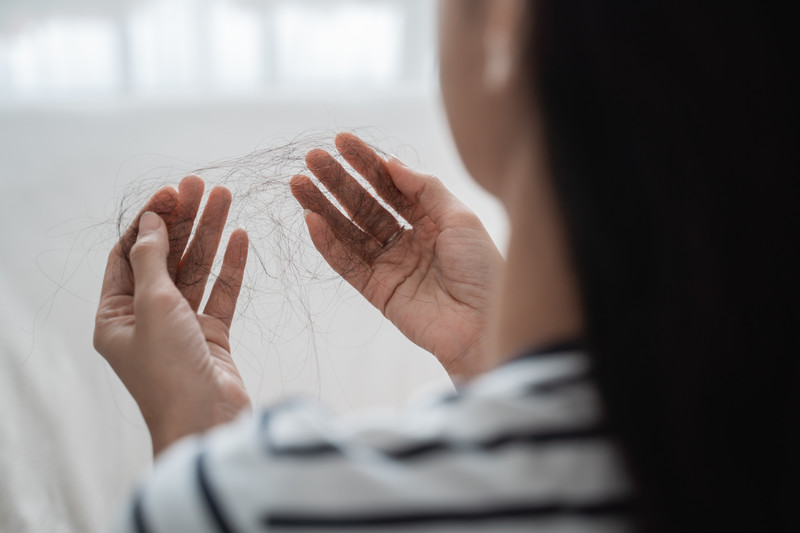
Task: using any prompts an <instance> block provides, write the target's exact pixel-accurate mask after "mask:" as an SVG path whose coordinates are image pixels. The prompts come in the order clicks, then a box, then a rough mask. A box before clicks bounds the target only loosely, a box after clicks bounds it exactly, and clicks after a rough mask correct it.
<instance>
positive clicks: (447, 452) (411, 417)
mask: <svg viewBox="0 0 800 533" xmlns="http://www.w3.org/2000/svg"><path fill="white" fill-rule="evenodd" d="M163 463H164V464H159V465H157V467H156V471H155V472H154V475H153V476H152V478H151V479H150V480H149V481H148V482H147V483H146V484H145V485H144V486H143V489H142V490H143V493H142V494H143V496H142V497H141V498H137V499H136V500H135V502H134V505H133V508H132V509H133V512H131V513H129V516H130V523H129V524H128V525H127V527H128V529H127V531H132V532H136V533H160V532H161V531H197V530H198V529H197V528H198V526H197V524H198V520H200V519H201V520H202V522H203V524H204V525H205V526H206V529H205V530H204V531H213V532H221V533H227V532H237V533H238V532H249V531H253V532H255V531H273V530H275V531H282V530H291V531H328V530H330V531H345V530H348V531H349V530H357V531H373V530H376V531H377V530H387V531H406V530H409V531H411V530H415V531H418V530H425V531H441V532H444V531H458V530H459V529H464V530H470V531H477V530H480V531H499V532H502V531H518V530H524V529H525V528H527V529H528V530H533V531H547V532H549V531H554V532H555V531H558V532H561V531H584V530H590V529H591V527H592V526H593V525H598V524H603V526H604V528H601V529H602V530H603V531H609V532H616V531H626V524H627V521H626V517H627V516H628V514H629V507H630V501H629V487H628V483H627V481H626V479H625V476H624V474H623V470H622V468H621V466H620V461H619V459H618V457H617V451H616V450H615V448H614V447H613V446H612V445H611V443H610V442H609V440H608V438H607V435H606V431H605V428H604V425H603V418H602V415H601V412H600V409H599V408H598V405H597V400H596V396H595V394H594V390H593V388H592V385H591V381H590V379H589V368H588V365H587V364H586V359H585V357H584V356H583V355H581V354H580V353H579V352H577V351H576V349H575V347H561V348H559V349H557V350H548V351H546V352H544V353H532V354H527V355H526V356H524V357H521V358H519V359H518V360H516V361H514V362H512V363H509V364H508V365H505V366H504V367H501V368H499V369H497V370H496V371H494V372H491V373H489V374H487V375H486V376H484V377H482V378H480V379H479V380H476V381H475V382H474V383H472V384H469V385H468V386H466V387H464V388H463V389H462V390H461V391H460V392H459V394H458V395H457V396H455V397H450V398H447V399H445V400H444V401H442V402H439V403H436V404H434V405H431V406H429V407H427V408H426V409H424V410H420V411H417V412H411V413H408V414H405V415H402V416H400V417H398V418H397V419H394V420H382V421H374V420H373V421H370V422H369V423H363V422H359V421H357V420H356V421H350V420H347V421H346V420H337V419H334V418H332V417H330V416H327V415H326V414H325V413H324V412H323V411H321V410H319V409H318V408H317V407H314V406H309V405H305V404H301V403H294V404H287V405H285V406H282V407H278V408H275V409H273V410H270V411H267V412H265V413H263V414H262V415H260V416H258V417H250V418H248V419H242V420H240V421H238V422H237V423H235V425H233V426H229V427H227V428H221V429H219V430H215V431H214V432H212V434H210V435H209V436H207V437H206V438H205V439H203V441H202V443H195V444H194V445H191V446H190V445H185V446H184V449H183V450H179V451H175V452H172V453H170V454H169V457H165V458H164V461H163ZM161 471H163V472H164V473H162V474H159V472H161ZM167 472H168V474H167ZM181 472H183V473H181ZM175 476H184V477H183V478H182V480H176V479H175ZM184 493H188V494H189V495H188V496H187V494H184ZM173 503H174V505H171V504H173ZM178 508H180V509H181V511H180V512H182V513H192V512H193V513H195V516H194V517H193V519H192V520H187V521H186V523H187V527H186V528H184V529H181V527H183V526H182V525H181V524H182V522H181V520H180V516H176V515H175V514H174V512H176V511H174V512H173V514H171V515H170V516H168V517H165V516H163V515H164V514H169V513H170V511H169V509H178ZM198 517H200V519H198ZM188 524H192V525H191V528H190V527H188ZM160 527H164V528H165V529H160ZM166 528H168V529H166ZM520 528H522V529H520ZM537 528H538V529H537Z"/></svg>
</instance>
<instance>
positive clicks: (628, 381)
mask: <svg viewBox="0 0 800 533" xmlns="http://www.w3.org/2000/svg"><path fill="white" fill-rule="evenodd" d="M535 5H536V8H535V9H532V10H531V11H532V12H531V17H532V19H531V20H532V21H533V28H532V31H531V36H532V38H531V44H530V51H531V55H530V61H531V76H532V82H533V87H534V88H535V89H534V90H535V97H536V98H537V99H538V101H539V107H540V108H541V110H542V113H543V120H544V128H545V134H546V139H547V141H546V142H547V144H548V154H549V157H550V161H549V164H550V168H551V172H552V175H553V179H554V182H555V187H556V191H557V194H558V198H559V201H560V203H561V207H562V211H563V213H564V217H565V220H566V224H567V228H568V235H569V239H570V245H571V251H572V254H573V259H574V262H575V265H576V268H577V271H578V278H579V283H580V285H581V287H580V288H581V295H582V298H583V302H582V303H583V307H584V313H585V317H586V324H587V330H586V335H587V344H588V346H589V351H590V353H591V355H592V357H593V363H594V365H595V372H596V377H597V381H598V386H599V387H600V390H601V395H602V397H603V399H604V401H605V404H606V409H607V411H608V418H609V423H610V425H611V429H612V431H613V433H614V434H615V435H616V437H617V438H618V439H619V442H620V445H621V447H622V449H623V451H624V453H625V457H626V458H627V460H628V464H629V467H630V470H631V473H632V475H633V478H634V481H635V484H636V486H637V498H638V499H637V504H638V505H637V509H638V515H639V519H640V523H639V529H640V530H641V531H670V532H678V531H680V532H687V531H703V532H704V533H705V532H712V531H725V532H730V531H784V530H786V529H787V528H788V527H789V525H791V524H794V525H795V526H796V527H800V526H799V525H798V524H800V519H798V518H797V517H795V511H794V506H795V505H794V504H795V500H796V499H797V497H798V496H800V489H797V488H795V485H796V484H797V483H798V482H800V476H799V474H800V472H798V463H800V461H799V460H798V457H800V441H799V440H798V438H797V436H796V434H800V431H793V430H792V428H793V427H794V426H795V425H797V421H798V418H800V417H798V411H799V410H798V406H800V372H799V370H800V364H799V363H798V361H799V360H800V314H799V313H798V311H797V308H798V305H800V297H799V296H798V290H797V287H798V283H797V277H798V276H800V264H798V246H800V243H799V242H798V236H799V235H798V230H797V226H798V224H797V221H798V213H800V206H799V205H798V194H797V192H795V191H796V189H800V183H798V184H796V183H795V182H796V181H798V172H797V170H796V168H797V159H798V155H797V153H796V152H797V150H798V144H797V137H796V134H795V131H796V129H797V122H796V119H797V116H796V110H795V107H796V106H795V103H794V100H795V99H796V98H797V97H798V95H799V94H800V92H798V91H797V88H796V85H794V82H793V80H792V77H793V75H795V74H796V72H795V71H796V70H797V59H796V57H792V56H795V54H794V52H793V50H794V49H795V48H796V46H792V42H793V41H797V40H798V39H797V38H796V37H795V35H797V34H798V32H797V31H794V30H792V31H791V33H790V32H789V31H787V27H788V24H789V21H790V20H793V19H791V18H790V16H789V13H788V12H784V13H780V12H778V10H779V8H778V7H777V3H774V2H755V1H753V2H737V1H734V2H719V3H717V2H713V3H711V2H697V1H684V0H667V1H648V0H641V1H630V0H617V1H613V0H569V1H561V0H542V1H540V2H536V3H535ZM796 44H797V43H796V42H795V45H796Z"/></svg>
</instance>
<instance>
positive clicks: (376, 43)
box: [0, 0, 435, 101]
mask: <svg viewBox="0 0 800 533" xmlns="http://www.w3.org/2000/svg"><path fill="white" fill-rule="evenodd" d="M3 4H4V5H3V7H0V100H5V101H9V100H11V101H16V100H37V99H52V98H96V97H115V96H119V95H163V94H178V95H182V94H187V93H213V94H216V93H222V94H229V93H264V92H269V91H275V92H282V91H283V92H291V93H296V92H298V91H301V92H329V91H337V90H341V91H348V92H352V91H354V90H359V91H360V90H372V91H381V90H396V89H398V88H401V89H402V88H409V87H416V88H420V87H424V88H430V87H432V86H433V85H434V84H435V75H434V63H435V61H434V59H435V44H434V40H435V39H434V33H435V32H434V26H435V22H434V18H435V13H434V11H435V2H432V1H430V0H150V1H147V0H139V1H135V0H106V1H103V2H101V1H99V0H75V1H72V2H67V3H66V4H68V6H64V5H63V4H65V3H64V2H57V1H55V0H49V1H47V0H40V1H38V2H29V1H26V0H16V1H14V2H3Z"/></svg>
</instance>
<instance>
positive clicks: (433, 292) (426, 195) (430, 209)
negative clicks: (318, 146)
mask: <svg viewBox="0 0 800 533" xmlns="http://www.w3.org/2000/svg"><path fill="white" fill-rule="evenodd" d="M336 146H337V149H338V150H339V152H340V153H341V154H342V156H343V157H344V159H345V160H346V161H347V162H348V163H349V164H350V165H351V166H352V167H353V168H354V169H355V170H356V171H357V172H358V173H359V174H361V175H362V176H363V177H364V178H365V179H366V180H367V181H368V182H369V183H370V185H371V186H372V188H373V189H374V191H375V192H376V193H377V195H378V196H379V197H380V198H381V199H382V200H383V201H384V202H386V204H388V205H389V206H391V208H392V209H393V210H395V211H396V212H397V213H398V214H399V215H400V216H401V217H402V218H403V219H404V220H405V221H407V222H408V225H410V228H409V227H404V226H403V225H401V223H400V222H398V220H397V219H396V218H395V217H394V216H393V215H392V214H391V213H390V212H389V211H388V210H387V209H386V208H385V207H383V205H381V202H379V201H378V200H377V199H376V198H375V197H374V196H373V195H372V194H370V192H369V191H367V190H366V189H365V188H364V187H362V186H361V184H360V183H359V182H358V181H357V180H356V179H354V178H353V177H352V176H351V175H350V174H348V173H347V171H346V170H345V169H344V168H343V167H342V166H341V165H340V164H339V163H338V162H337V161H336V160H335V159H334V158H333V157H331V156H330V155H329V154H328V153H326V152H324V151H322V150H312V151H311V152H309V154H308V156H307V158H306V163H307V165H308V168H309V169H310V170H311V172H313V173H314V175H315V176H316V177H317V178H318V179H319V180H320V182H321V183H322V184H323V185H324V186H325V187H326V188H327V189H328V190H329V191H330V192H331V193H332V194H333V195H334V196H335V197H336V199H337V201H338V202H339V203H340V204H341V205H342V206H343V207H344V208H345V210H346V211H347V213H348V215H349V218H348V217H346V216H345V215H343V214H342V213H341V212H340V211H339V210H338V209H337V208H336V207H334V206H333V204H331V202H330V201H328V199H327V198H326V197H325V195H324V194H323V193H322V192H321V191H320V190H319V189H318V188H317V187H316V186H315V185H314V184H313V182H312V181H311V180H310V179H309V178H308V177H306V176H296V177H295V178H294V179H293V180H292V191H293V193H294V195H295V196H296V197H297V199H298V201H299V202H300V204H301V205H302V206H303V207H305V208H306V209H309V210H311V211H312V213H310V214H308V215H307V217H306V221H307V224H308V227H309V232H310V234H311V238H312V240H313V242H314V244H315V246H316V247H317V249H318V250H319V251H320V253H321V254H322V255H323V257H324V258H325V259H326V261H327V262H328V263H329V264H330V265H331V266H332V267H333V268H334V270H336V271H337V272H338V273H339V274H340V275H341V276H342V277H343V278H344V279H346V280H347V281H348V282H349V283H350V284H351V285H353V287H355V288H356V290H358V291H359V292H360V293H361V294H362V295H363V296H364V297H365V298H366V299H367V300H368V301H369V302H370V303H372V304H373V305H374V306H375V307H377V308H378V309H379V310H381V312H382V313H383V314H384V315H385V316H386V317H387V318H388V319H389V320H391V321H392V323H393V324H394V325H395V326H397V327H398V329H400V331H402V332H403V334H405V335H406V336H407V337H408V338H409V339H411V340H412V341H413V342H414V343H416V344H417V345H419V346H421V347H422V348H424V349H426V350H428V351H430V352H431V353H433V354H434V355H435V356H436V357H437V358H438V359H439V361H440V362H441V363H442V364H443V365H444V367H445V368H446V369H447V371H448V372H449V373H450V374H451V375H456V376H470V375H474V374H476V373H479V372H480V371H482V369H483V368H482V366H483V365H482V355H483V351H484V350H485V349H486V342H487V320H488V315H489V308H490V305H491V295H492V294H493V290H492V285H493V282H494V281H495V279H496V277H497V275H498V273H499V271H500V270H501V268H502V265H503V259H502V257H501V255H500V253H499V251H498V250H497V248H496V247H495V245H494V243H493V242H492V240H491V238H490V237H489V235H488V233H487V232H486V229H485V228H484V227H483V224H481V222H480V220H479V219H478V218H477V217H476V216H475V214H473V213H472V212H471V211H469V209H467V208H466V207H465V206H464V205H463V204H462V203H461V202H459V201H458V200H457V199H456V198H455V197H454V196H453V195H452V194H451V193H450V192H449V191H448V190H447V189H446V188H445V187H444V185H443V184H442V183H441V182H440V181H439V180H438V179H436V178H434V177H432V176H426V175H423V174H420V173H417V172H415V171H413V170H411V169H410V168H408V167H406V166H405V165H403V164H402V163H401V162H400V161H398V160H396V159H390V160H389V161H385V160H384V159H383V158H381V157H380V156H379V155H378V154H377V153H375V151H374V150H372V149H371V148H370V147H369V146H367V145H366V144H365V143H364V142H363V141H361V140H360V139H358V138H357V137H355V136H353V135H350V134H340V135H338V136H337V137H336Z"/></svg>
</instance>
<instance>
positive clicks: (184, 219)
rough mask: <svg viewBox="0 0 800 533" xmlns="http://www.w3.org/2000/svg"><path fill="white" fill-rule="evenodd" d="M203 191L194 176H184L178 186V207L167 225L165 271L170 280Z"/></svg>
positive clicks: (201, 181) (197, 178)
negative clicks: (167, 246)
mask: <svg viewBox="0 0 800 533" xmlns="http://www.w3.org/2000/svg"><path fill="white" fill-rule="evenodd" d="M204 189H205V184H204V183H203V180H202V179H200V178H199V177H197V176H194V175H190V176H186V177H185V178H183V179H182V180H181V182H180V184H179V185H178V206H177V207H176V208H175V212H174V214H173V215H172V218H171V219H170V220H169V223H168V224H167V226H168V229H169V242H170V247H169V255H168V256H167V270H168V271H169V275H170V276H171V277H172V279H176V275H177V272H178V264H179V263H180V259H181V256H182V255H183V252H184V250H185V249H186V243H187V242H189V236H190V235H191V234H192V228H193V227H194V219H195V217H196V216H197V210H198V209H199V208H200V202H201V201H202V200H203V190H204Z"/></svg>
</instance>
